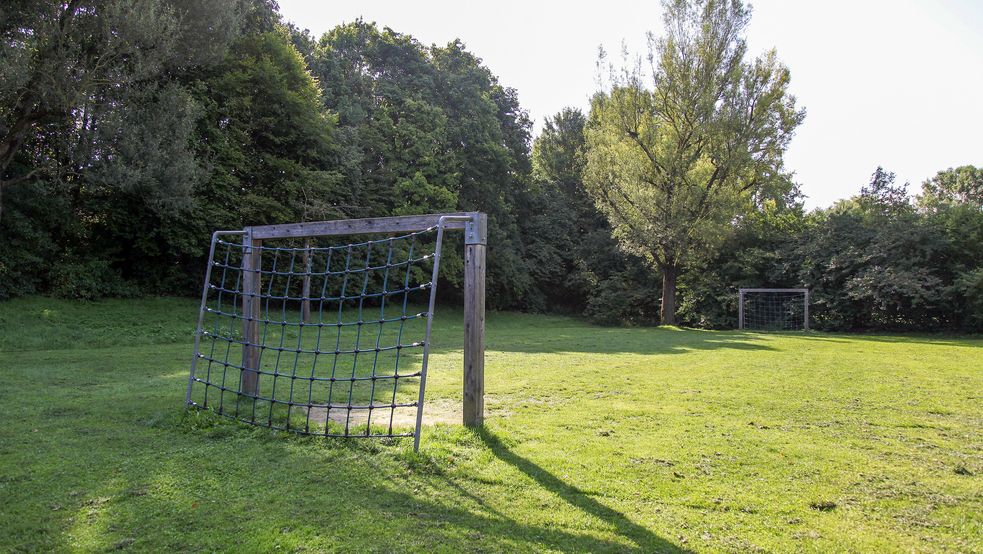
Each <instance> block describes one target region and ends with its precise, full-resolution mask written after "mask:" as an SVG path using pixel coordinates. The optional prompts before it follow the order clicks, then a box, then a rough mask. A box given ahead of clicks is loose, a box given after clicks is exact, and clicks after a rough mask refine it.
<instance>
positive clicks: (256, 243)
mask: <svg viewBox="0 0 983 554" xmlns="http://www.w3.org/2000/svg"><path fill="white" fill-rule="evenodd" d="M245 231H246V234H244V235H243V236H242V246H243V248H242V342H243V345H242V373H241V377H240V383H239V390H240V391H241V392H242V394H246V395H249V396H258V395H259V373H258V371H259V362H260V347H259V317H260V314H261V310H262V306H261V302H260V299H259V294H260V290H261V289H260V287H261V286H262V285H261V284H262V274H261V273H260V270H261V269H262V259H263V258H262V250H261V249H260V247H261V246H262V245H263V241H262V240H259V239H255V238H253V232H252V229H251V228H246V230H245Z"/></svg>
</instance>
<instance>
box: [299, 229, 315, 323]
mask: <svg viewBox="0 0 983 554" xmlns="http://www.w3.org/2000/svg"><path fill="white" fill-rule="evenodd" d="M311 258H312V256H311V240H310V239H307V240H305V241H304V254H303V262H304V286H303V288H302V292H301V296H303V297H304V299H303V300H301V305H300V320H301V321H303V322H304V323H310V322H311V263H312V262H313V260H312V259H311Z"/></svg>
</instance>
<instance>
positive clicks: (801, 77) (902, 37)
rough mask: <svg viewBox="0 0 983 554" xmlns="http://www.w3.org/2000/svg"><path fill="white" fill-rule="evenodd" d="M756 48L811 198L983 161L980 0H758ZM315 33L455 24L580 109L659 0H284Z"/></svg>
mask: <svg viewBox="0 0 983 554" xmlns="http://www.w3.org/2000/svg"><path fill="white" fill-rule="evenodd" d="M751 3H752V5H753V7H754V15H753V16H752V20H751V27H750V30H749V32H748V42H749V45H750V50H751V53H752V54H755V55H756V54H758V53H760V52H762V51H764V50H766V49H768V48H771V47H774V48H777V50H778V56H779V58H780V59H781V60H782V61H783V62H784V63H785V64H786V65H787V66H788V67H789V69H790V71H791V73H792V83H791V89H792V92H793V93H794V94H795V95H796V97H797V98H798V101H799V105H800V106H804V107H805V108H806V110H807V112H808V115H807V116H806V120H805V123H803V124H802V126H801V127H799V129H798V131H797V133H796V137H795V138H794V139H793V140H792V144H791V146H790V148H789V151H788V153H787V155H786V158H785V159H786V165H787V167H788V168H789V169H791V170H793V171H795V175H796V177H795V180H796V181H797V182H799V183H801V185H802V189H803V192H805V194H806V196H807V199H806V206H807V207H810V208H814V207H820V206H828V205H830V204H832V203H833V202H834V201H836V200H838V199H840V198H846V197H849V196H852V195H854V194H856V193H858V192H859V191H860V187H861V185H863V184H864V183H865V182H866V181H867V180H868V178H869V176H870V174H871V173H873V171H874V169H875V168H876V167H877V166H878V165H881V166H884V167H885V168H886V169H888V170H890V171H894V172H895V173H897V174H898V181H899V182H904V181H909V182H911V185H912V186H911V188H910V189H909V190H911V191H912V192H915V191H917V190H918V189H919V188H920V185H921V182H922V181H923V180H925V179H926V178H928V177H930V176H932V175H934V174H935V172H936V171H938V170H939V169H944V168H947V167H952V166H958V165H964V164H973V165H977V166H983V0H934V1H933V0H893V1H891V0H852V1H850V0H826V1H823V2H815V1H806V0H757V1H753V2H751ZM280 8H281V12H282V13H283V15H284V17H285V18H286V19H287V20H289V21H292V22H294V23H295V24H296V25H297V26H298V27H301V28H305V29H309V30H310V31H311V32H312V33H314V35H315V36H320V35H321V34H322V33H324V32H325V31H327V30H329V29H331V28H333V27H334V26H336V25H338V24H340V23H343V22H350V21H354V20H355V19H357V18H358V17H362V18H363V19H365V20H366V21H374V22H376V23H377V24H378V25H379V26H380V28H381V27H391V28H392V29H393V30H395V31H398V32H401V33H406V34H410V35H413V36H414V37H416V38H417V39H418V40H419V41H420V42H422V43H424V44H434V43H436V44H445V43H447V42H449V41H451V40H453V39H455V38H460V39H461V40H462V41H463V42H464V43H465V44H466V45H467V47H468V50H470V51H471V52H473V53H474V54H475V55H477V56H478V57H480V58H482V60H484V63H485V65H486V66H488V68H489V69H490V70H491V71H492V73H494V74H495V75H497V76H498V78H499V80H500V82H501V83H502V84H503V85H505V86H510V87H514V88H515V89H517V90H518V92H519V101H520V103H521V104H522V106H523V108H525V109H526V110H528V111H529V114H530V117H532V118H533V120H534V122H535V131H536V132H538V131H539V129H541V128H542V122H543V119H544V118H545V117H547V116H550V115H552V114H555V113H556V112H558V111H559V110H560V109H562V108H563V107H564V106H575V107H579V108H581V109H583V110H584V111H585V113H586V111H587V107H588V99H589V98H590V95H591V94H592V93H593V92H594V91H596V90H597V86H598V85H597V69H596V62H597V49H598V46H602V45H603V46H604V48H605V49H606V50H607V51H608V52H609V53H610V54H611V55H612V58H615V56H614V54H617V53H618V52H620V49H621V43H622V41H623V40H624V41H625V42H626V43H627V44H628V47H629V49H631V50H633V51H635V52H639V53H644V49H645V33H646V31H650V30H651V31H653V32H655V33H657V34H658V33H660V32H661V28H662V17H661V7H660V2H658V1H647V2H640V1H628V0H605V1H602V2H583V3H581V2H561V1H543V2H537V1H534V0H525V1H515V0H496V1H494V2H466V1H463V0H457V1H445V0H439V1H437V0H418V1H415V2H407V1H405V0H363V1H357V0H338V1H330V2H329V1H323V0H280Z"/></svg>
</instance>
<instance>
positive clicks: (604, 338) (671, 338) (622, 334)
mask: <svg viewBox="0 0 983 554" xmlns="http://www.w3.org/2000/svg"><path fill="white" fill-rule="evenodd" d="M767 338H768V337H767V335H764V334H759V333H746V332H738V331H734V332H727V331H703V330H693V329H677V328H633V329H625V328H610V327H583V328H574V329H566V328H553V329H551V328H548V327H547V328H542V329H539V330H538V331H537V332H535V333H522V334H513V333H496V332H495V331H494V330H490V331H489V338H488V349H489V350H498V351H502V352H523V353H557V352H592V353H598V354H603V353H631V354H684V353H687V352H693V351H701V350H740V351H777V350H778V349H777V348H775V347H774V346H772V345H769V344H767V343H766V342H765V340H766V339H767Z"/></svg>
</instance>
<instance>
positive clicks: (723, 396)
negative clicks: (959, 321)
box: [0, 298, 983, 552]
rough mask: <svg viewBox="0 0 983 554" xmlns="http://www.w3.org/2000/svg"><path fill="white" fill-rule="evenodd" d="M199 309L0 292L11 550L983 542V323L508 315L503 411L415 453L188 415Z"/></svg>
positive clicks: (456, 384) (2, 431) (3, 493)
mask: <svg viewBox="0 0 983 554" xmlns="http://www.w3.org/2000/svg"><path fill="white" fill-rule="evenodd" d="M196 308H197V306H196V303H195V302H194V301H193V300H185V299H169V298H164V299H150V300H115V301H106V302H99V303H89V304H83V303H73V302H65V301H57V300H51V299H47V298H28V299H20V300H14V301H9V302H5V303H2V304H0V376H2V384H0V419H2V422H3V424H2V425H0V551H66V550H80V551H106V550H112V549H123V550H169V551H274V550H276V551H284V552H291V551H301V550H304V551H340V552H348V551H358V552H375V551H384V552H390V551H392V552H404V551H421V552H431V551H438V552H441V551H445V552H499V551H564V552H568V551H573V552H603V551H628V552H632V551H637V552H654V551H667V552H671V551H690V550H692V551H730V552H738V551H739V552H747V551H756V550H758V551H854V552H870V551H906V552H907V551H923V552H938V551H954V552H955V551H959V552H972V551H977V552H979V551H983V338H980V337H968V338H967V337H952V336H913V335H904V336H891V335H832V334H823V333H808V334H802V333H789V334H758V333H750V332H747V333H745V332H713V331H694V330H679V329H667V328H660V329H624V328H599V327H592V326H589V325H587V324H585V323H582V322H580V321H578V320H575V319H569V318H563V317H556V316H537V315H522V314H508V313H492V314H490V315H489V319H488V335H487V342H488V355H487V368H486V387H487V398H486V406H487V414H488V419H487V425H486V427H485V428H484V429H483V430H481V431H470V430H466V429H464V428H462V427H460V426H457V425H440V424H439V425H436V426H430V427H427V428H425V429H424V434H423V441H422V447H421V451H420V453H419V454H414V453H413V451H412V443H411V441H410V440H405V441H403V442H396V443H383V442H379V441H356V440H347V441H346V440H337V439H334V440H332V439H328V440H325V439H323V438H321V439H315V438H304V437H295V436H286V435H285V434H283V433H273V432H270V431H268V430H266V429H261V428H252V427H245V426H241V425H238V424H235V423H232V422H229V421H227V420H224V419H221V420H220V419H218V418H215V417H211V416H209V415H208V414H205V413H187V412H185V411H184V410H183V400H184V392H185V388H184V387H185V384H186V382H187V371H188V365H189V362H190V359H191V340H192V331H193V326H194V321H195V314H196ZM437 314H438V315H437V320H436V322H435V328H434V345H435V351H434V353H433V357H432V359H431V364H432V365H431V369H430V381H429V383H428V402H431V401H432V403H433V406H435V407H437V408H435V412H439V411H440V410H444V411H447V410H453V407H454V406H456V405H457V404H459V401H460V389H461V369H460V363H461V356H462V352H461V337H462V328H461V327H462V326H461V323H460V320H461V315H460V312H459V311H455V310H454V309H453V308H439V309H438V310H437Z"/></svg>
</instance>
